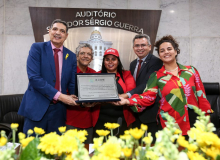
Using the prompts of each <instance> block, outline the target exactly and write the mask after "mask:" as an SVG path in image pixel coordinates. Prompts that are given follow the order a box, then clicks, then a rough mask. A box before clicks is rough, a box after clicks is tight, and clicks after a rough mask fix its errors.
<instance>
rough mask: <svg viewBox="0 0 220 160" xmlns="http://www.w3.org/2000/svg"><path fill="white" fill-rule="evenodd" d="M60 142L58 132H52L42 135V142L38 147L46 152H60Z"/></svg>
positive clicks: (52, 153)
mask: <svg viewBox="0 0 220 160" xmlns="http://www.w3.org/2000/svg"><path fill="white" fill-rule="evenodd" d="M59 142H60V136H59V135H57V134H56V132H51V133H49V134H46V135H44V136H43V137H41V139H40V144H39V145H38V146H37V148H38V149H40V150H41V151H43V152H45V153H46V154H51V155H54V154H58V149H57V147H58V146H59V145H60V144H59Z"/></svg>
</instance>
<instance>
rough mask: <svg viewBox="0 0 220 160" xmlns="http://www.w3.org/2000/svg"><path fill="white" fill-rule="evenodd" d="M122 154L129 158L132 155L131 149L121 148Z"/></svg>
mask: <svg viewBox="0 0 220 160" xmlns="http://www.w3.org/2000/svg"><path fill="white" fill-rule="evenodd" d="M122 152H123V153H124V155H125V157H130V156H131V154H132V149H131V148H127V147H126V148H123V149H122Z"/></svg>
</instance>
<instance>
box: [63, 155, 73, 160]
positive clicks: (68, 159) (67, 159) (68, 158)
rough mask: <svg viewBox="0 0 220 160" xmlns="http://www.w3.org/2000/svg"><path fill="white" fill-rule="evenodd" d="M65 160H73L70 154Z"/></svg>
mask: <svg viewBox="0 0 220 160" xmlns="http://www.w3.org/2000/svg"><path fill="white" fill-rule="evenodd" d="M65 160H73V158H72V154H67V156H66V158H65Z"/></svg>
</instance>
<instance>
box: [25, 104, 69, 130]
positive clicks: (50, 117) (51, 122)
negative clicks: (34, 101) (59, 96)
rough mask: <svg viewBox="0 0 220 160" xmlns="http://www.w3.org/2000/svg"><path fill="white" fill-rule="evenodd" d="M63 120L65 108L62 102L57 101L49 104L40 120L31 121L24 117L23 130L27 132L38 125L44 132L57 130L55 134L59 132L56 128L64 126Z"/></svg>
mask: <svg viewBox="0 0 220 160" xmlns="http://www.w3.org/2000/svg"><path fill="white" fill-rule="evenodd" d="M33 107H34V105H33ZM65 121H66V108H65V106H64V105H63V103H61V102H59V103H57V104H52V105H50V106H49V107H48V110H47V112H46V113H45V115H44V116H43V118H42V119H41V120H40V121H32V120H31V119H29V118H25V121H24V128H23V132H24V133H25V134H27V131H28V130H29V129H32V130H33V129H34V127H38V128H42V129H44V130H45V133H50V132H57V134H61V133H60V132H59V130H58V128H59V127H61V126H65V125H66V124H65Z"/></svg>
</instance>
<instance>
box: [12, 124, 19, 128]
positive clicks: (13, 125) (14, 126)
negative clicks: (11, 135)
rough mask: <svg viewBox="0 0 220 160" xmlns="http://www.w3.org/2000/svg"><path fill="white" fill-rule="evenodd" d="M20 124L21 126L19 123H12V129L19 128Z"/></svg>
mask: <svg viewBox="0 0 220 160" xmlns="http://www.w3.org/2000/svg"><path fill="white" fill-rule="evenodd" d="M18 126H19V124H17V123H12V124H11V129H17V128H18Z"/></svg>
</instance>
